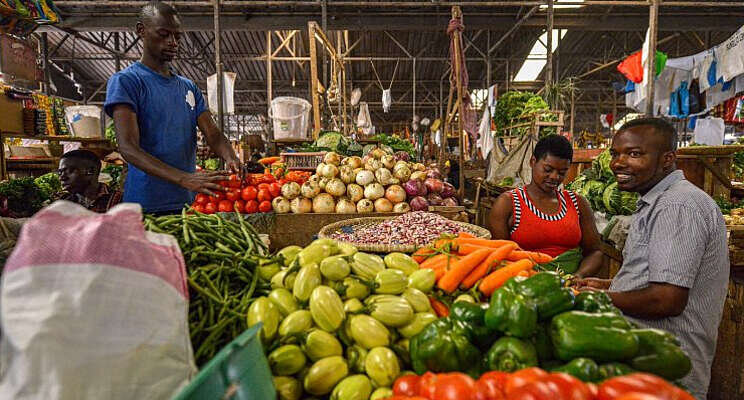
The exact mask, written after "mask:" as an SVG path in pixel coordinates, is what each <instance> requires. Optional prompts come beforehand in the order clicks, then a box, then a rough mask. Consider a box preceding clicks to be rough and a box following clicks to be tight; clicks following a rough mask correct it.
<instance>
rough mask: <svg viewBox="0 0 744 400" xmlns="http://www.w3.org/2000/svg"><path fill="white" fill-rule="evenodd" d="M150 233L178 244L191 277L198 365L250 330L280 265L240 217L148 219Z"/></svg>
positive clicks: (191, 310) (193, 340) (191, 314)
mask: <svg viewBox="0 0 744 400" xmlns="http://www.w3.org/2000/svg"><path fill="white" fill-rule="evenodd" d="M144 224H145V229H147V230H150V231H153V232H158V233H167V234H170V235H173V236H174V237H176V239H178V244H179V246H180V247H181V252H182V253H183V258H184V261H185V262H186V268H187V273H188V283H189V289H190V290H189V333H190V335H191V345H192V346H193V348H194V356H195V358H196V363H197V365H203V364H205V363H206V362H207V361H209V360H210V359H211V358H212V357H214V355H215V354H217V352H218V351H219V350H220V349H222V347H224V346H225V345H226V344H227V343H229V342H231V341H232V340H233V339H235V338H236V337H238V335H240V334H241V333H242V332H243V331H245V330H246V329H247V328H248V326H249V321H248V320H247V319H246V315H247V314H248V310H249V307H250V306H251V304H253V302H254V300H255V297H258V296H260V295H266V294H267V293H268V292H269V289H270V287H269V283H268V282H269V279H270V278H271V277H272V276H273V275H274V273H275V272H276V271H279V264H278V263H276V262H274V261H273V259H272V258H270V257H268V256H267V254H268V250H267V247H266V245H265V244H264V243H263V242H262V241H261V240H260V239H259V237H258V234H257V233H256V231H255V230H254V229H253V227H252V226H251V225H250V224H248V223H246V222H244V221H243V219H242V218H237V222H232V221H229V220H227V219H224V218H222V217H220V216H218V215H206V214H200V213H195V214H188V213H187V212H186V210H184V211H183V212H182V214H181V215H171V216H162V217H152V216H146V217H145V221H144Z"/></svg>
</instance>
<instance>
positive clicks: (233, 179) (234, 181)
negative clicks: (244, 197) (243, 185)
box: [228, 174, 240, 189]
mask: <svg viewBox="0 0 744 400" xmlns="http://www.w3.org/2000/svg"><path fill="white" fill-rule="evenodd" d="M228 186H230V187H231V188H236V189H237V188H239V187H240V177H239V176H237V175H235V174H232V175H230V180H229V181H228Z"/></svg>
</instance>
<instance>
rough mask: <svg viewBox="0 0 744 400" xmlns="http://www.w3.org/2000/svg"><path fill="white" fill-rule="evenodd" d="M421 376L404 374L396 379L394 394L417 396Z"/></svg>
mask: <svg viewBox="0 0 744 400" xmlns="http://www.w3.org/2000/svg"><path fill="white" fill-rule="evenodd" d="M420 379H421V378H419V377H418V376H417V375H403V376H401V377H400V378H398V379H396V380H395V384H394V385H393V394H397V395H402V396H416V394H418V383H419V380H420Z"/></svg>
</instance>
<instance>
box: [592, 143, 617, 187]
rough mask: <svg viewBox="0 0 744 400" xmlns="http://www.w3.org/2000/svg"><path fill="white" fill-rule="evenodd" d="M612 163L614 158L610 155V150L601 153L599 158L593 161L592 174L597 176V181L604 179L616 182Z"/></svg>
mask: <svg viewBox="0 0 744 400" xmlns="http://www.w3.org/2000/svg"><path fill="white" fill-rule="evenodd" d="M610 161H612V156H611V155H610V151H609V150H605V151H603V152H601V153H599V155H598V156H597V158H595V159H594V161H592V169H593V171H592V172H593V173H594V174H595V176H596V177H597V179H601V178H604V179H608V180H610V181H611V182H614V181H615V174H613V173H612V170H611V169H610Z"/></svg>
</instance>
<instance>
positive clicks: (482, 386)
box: [475, 371, 509, 400]
mask: <svg viewBox="0 0 744 400" xmlns="http://www.w3.org/2000/svg"><path fill="white" fill-rule="evenodd" d="M508 376H509V374H508V373H506V372H501V371H491V372H486V373H485V374H483V375H481V377H480V378H479V379H478V380H477V381H476V382H475V400H501V399H503V398H504V384H505V382H506V378H507V377H508Z"/></svg>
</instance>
